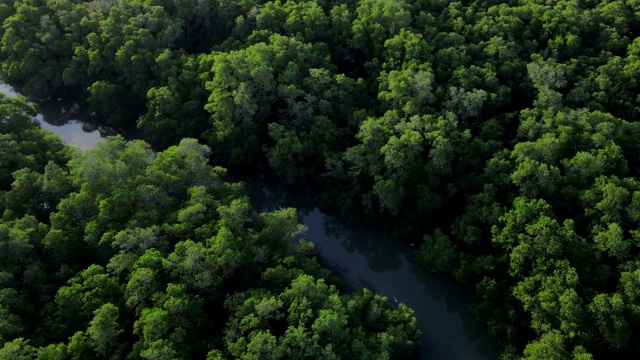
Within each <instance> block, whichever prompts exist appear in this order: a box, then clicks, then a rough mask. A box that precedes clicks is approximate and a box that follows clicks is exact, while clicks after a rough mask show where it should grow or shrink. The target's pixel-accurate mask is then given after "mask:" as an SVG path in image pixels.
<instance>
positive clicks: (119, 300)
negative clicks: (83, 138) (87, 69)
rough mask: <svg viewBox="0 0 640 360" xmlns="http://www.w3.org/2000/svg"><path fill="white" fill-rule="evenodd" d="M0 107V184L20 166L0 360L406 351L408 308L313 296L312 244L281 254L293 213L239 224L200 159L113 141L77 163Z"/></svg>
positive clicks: (231, 187)
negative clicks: (0, 156) (1, 176)
mask: <svg viewBox="0 0 640 360" xmlns="http://www.w3.org/2000/svg"><path fill="white" fill-rule="evenodd" d="M0 100H1V101H2V105H1V107H2V109H3V111H4V112H5V116H4V119H3V120H2V121H3V122H2V126H3V128H2V129H0V130H1V131H0V136H1V138H0V139H2V144H4V146H8V147H9V149H11V150H12V151H13V153H12V152H10V151H8V150H7V151H6V154H7V156H6V157H5V158H4V159H5V160H6V161H4V162H3V163H2V173H7V172H8V173H11V171H13V170H15V168H16V167H17V166H19V167H20V169H19V170H15V171H13V174H12V175H13V182H12V183H10V182H9V183H7V182H6V181H5V183H3V186H2V188H1V190H0V199H1V200H2V201H1V202H0V210H1V212H0V213H2V217H1V218H0V358H2V359H19V358H25V359H32V358H52V359H125V358H142V359H193V358H205V357H207V358H210V359H224V358H263V357H265V356H269V357H270V358H273V359H285V358H286V359H293V358H299V359H311V358H325V359H339V358H379V359H385V358H386V359H402V358H407V357H408V356H409V355H410V354H411V353H412V352H413V351H414V349H415V348H416V347H417V345H418V341H419V339H420V336H421V335H420V330H418V328H417V325H416V319H415V317H414V316H413V310H411V309H409V308H407V307H406V306H404V305H400V306H399V307H397V308H396V307H392V306H391V305H390V303H389V302H388V301H387V299H386V298H385V297H382V296H380V295H377V294H373V293H371V292H369V291H368V290H364V291H357V292H352V293H349V294H344V293H342V292H341V291H340V290H339V289H337V288H336V285H328V284H329V283H332V284H337V282H336V279H335V278H334V276H333V275H331V273H330V272H329V271H328V270H326V269H324V268H323V267H321V266H320V265H319V263H318V262H317V261H316V259H315V257H314V255H313V254H314V251H313V244H311V243H309V242H306V241H305V240H299V241H298V242H294V237H295V236H296V235H298V234H300V232H301V231H302V230H303V229H304V227H303V226H302V225H299V224H298V219H297V213H296V211H295V210H294V209H282V210H279V211H275V212H272V213H268V214H265V213H263V214H257V213H255V212H253V211H251V208H250V206H249V202H248V198H247V197H246V196H244V195H243V188H242V184H240V183H228V182H225V181H224V180H223V177H222V176H223V175H224V173H225V170H224V169H222V168H220V167H212V166H210V165H209V164H208V160H207V157H206V155H207V154H208V153H209V152H210V149H209V148H208V147H207V146H205V145H201V144H199V143H198V142H197V141H196V140H193V139H184V140H182V141H181V142H180V143H179V145H177V146H172V147H170V148H168V149H166V150H164V151H162V152H159V153H156V152H154V151H152V150H151V148H150V146H149V145H148V144H147V143H145V142H143V141H141V140H136V141H132V142H126V141H125V140H123V138H122V137H119V136H118V137H111V138H109V139H108V140H106V141H104V142H101V143H100V144H98V146H97V147H96V148H95V149H93V150H89V151H86V152H83V153H81V152H77V151H72V149H71V148H69V147H68V146H66V145H63V144H62V143H61V141H60V139H59V138H58V137H57V136H55V135H53V134H51V133H49V132H47V131H44V130H41V129H40V128H39V127H38V126H37V125H36V124H35V123H34V120H33V119H32V118H31V117H30V113H31V112H33V108H31V107H30V106H28V105H26V104H25V102H24V100H23V99H16V100H12V99H7V98H4V97H3V98H0ZM16 131H19V132H18V133H16ZM5 143H6V144H5ZM36 150H37V151H36ZM45 151H46V153H44V154H42V152H45ZM9 155H12V156H13V157H10V156H9ZM14 158H15V159H16V160H14ZM46 160H48V162H46ZM43 162H44V163H45V164H46V165H44V164H43Z"/></svg>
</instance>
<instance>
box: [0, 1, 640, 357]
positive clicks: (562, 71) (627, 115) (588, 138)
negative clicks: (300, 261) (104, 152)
mask: <svg viewBox="0 0 640 360" xmlns="http://www.w3.org/2000/svg"><path fill="white" fill-rule="evenodd" d="M639 14H640V5H639V3H638V2H634V1H624V0H606V1H588V0H587V1H573V0H553V1H552V0H549V1H537V2H536V1H529V0H510V1H506V2H496V1H491V0H471V1H451V2H449V1H439V0H435V1H429V2H426V1H414V0H397V1H388V0H354V1H347V2H332V1H329V0H295V1H294V0H286V1H283V0H273V1H263V0H243V1H233V2H223V1H198V2H189V1H179V0H145V1H141V0H122V1H109V0H94V1H77V0H16V1H14V2H13V4H11V5H8V4H3V5H0V20H2V21H3V27H2V29H0V36H1V40H0V58H1V59H2V66H1V69H0V71H1V73H2V76H3V77H4V78H5V79H7V80H9V81H11V82H13V83H16V84H21V85H23V86H24V88H25V89H26V90H28V91H30V92H33V93H36V94H40V95H46V94H51V93H63V94H64V93H65V92H66V93H69V92H73V93H81V94H84V95H83V96H82V98H83V99H84V100H86V102H87V104H88V106H89V107H90V109H91V111H92V113H93V114H94V115H95V116H96V117H98V118H102V119H103V120H104V121H106V122H109V123H112V124H136V125H137V126H138V127H139V128H141V129H142V130H143V131H144V132H145V133H146V134H147V136H148V137H149V139H151V140H152V141H154V142H155V143H158V144H161V145H168V144H175V143H177V141H178V139H179V138H181V137H198V138H199V139H200V140H201V141H202V142H204V143H206V144H207V145H208V146H209V147H210V148H211V149H212V153H211V157H212V158H213V159H215V160H216V161H219V163H221V164H225V165H230V166H235V167H245V168H250V167H251V166H254V165H256V164H261V163H267V164H268V165H269V167H270V168H271V169H272V170H273V171H274V172H275V173H276V174H278V175H279V176H280V177H281V178H282V179H283V180H285V181H287V182H291V183H299V184H301V183H304V184H313V185H314V186H318V187H320V188H321V189H322V190H323V191H324V199H325V201H324V204H325V206H327V207H329V208H331V209H333V210H334V211H335V212H338V213H342V214H343V215H344V217H345V218H349V219H351V220H353V221H366V220H365V219H369V220H373V221H375V222H376V223H377V224H383V225H385V226H388V227H390V228H392V229H393V230H394V232H395V233H396V234H397V235H398V237H400V238H409V239H412V240H411V241H416V240H415V239H416V238H417V239H420V240H421V241H422V244H423V245H422V249H421V251H420V252H419V258H420V262H421V263H422V264H424V265H425V266H426V267H428V268H430V269H432V270H434V271H440V272H445V273H449V274H452V275H453V276H455V277H456V279H458V280H459V281H461V282H463V283H465V284H469V285H471V286H474V287H475V289H476V290H477V295H478V296H477V301H476V303H475V304H476V305H475V306H474V308H475V311H476V313H477V315H478V317H480V318H481V319H483V320H485V321H486V322H487V323H488V326H489V329H490V331H491V332H492V333H494V334H495V335H496V336H497V337H498V338H499V339H500V340H501V342H502V343H503V345H504V356H505V357H509V358H510V357H513V358H517V357H524V358H545V359H554V358H558V359H561V358H567V357H574V358H576V359H588V358H591V357H596V358H597V357H602V356H605V355H608V356H615V357H617V358H633V357H634V355H633V354H634V353H636V352H637V351H638V350H639V349H638V344H639V343H640V342H639V340H640V338H639V337H638V336H639V335H638V334H640V311H639V310H638V306H637V302H638V298H637V297H638V296H640V295H638V294H640V291H639V290H638V289H640V283H638V280H637V279H638V277H639V276H640V270H639V269H640V267H639V266H640V265H639V264H640V240H639V239H640V233H639V232H638V231H639V230H638V225H639V224H638V222H639V221H640V212H639V210H638V209H639V207H640V185H639V183H638V169H639V165H640V160H639V159H640V144H639V142H638V138H639V135H640V129H639V126H638V120H640V106H639V105H640V97H638V91H639V90H640V89H639V81H640V40H639V39H640V36H639V35H640V27H639V25H638V21H637V18H638V16H639ZM260 296H263V295H260ZM263 298H264V299H270V300H269V301H274V302H278V301H282V302H283V304H284V303H286V302H285V300H284V299H282V298H281V297H280V296H279V295H264V297H263ZM496 308H497V309H501V311H495V309H496Z"/></svg>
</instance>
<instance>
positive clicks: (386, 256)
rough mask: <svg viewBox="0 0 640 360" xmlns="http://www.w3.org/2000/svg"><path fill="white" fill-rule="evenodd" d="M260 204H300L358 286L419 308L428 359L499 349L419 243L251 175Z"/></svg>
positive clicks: (325, 254)
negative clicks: (353, 222) (345, 219)
mask: <svg viewBox="0 0 640 360" xmlns="http://www.w3.org/2000/svg"><path fill="white" fill-rule="evenodd" d="M245 183H246V185H247V190H248V192H249V197H250V199H251V201H252V205H253V207H254V208H255V209H257V210H260V211H273V210H275V209H279V208H283V207H295V208H297V209H299V210H300V211H299V215H300V217H301V221H302V222H303V223H304V224H305V225H306V226H307V228H308V231H307V232H306V233H305V234H304V235H303V237H304V238H305V239H307V240H311V241H313V242H314V243H315V245H316V249H317V251H318V254H319V256H320V257H322V258H323V260H324V261H325V262H327V263H328V264H330V265H331V266H332V267H334V268H336V269H337V270H338V272H339V273H341V275H342V277H343V279H344V280H345V281H346V282H347V283H348V284H350V285H351V286H353V287H356V288H362V287H366V288H369V289H371V290H374V291H376V292H378V293H380V294H382V295H385V296H387V297H388V298H389V301H390V302H391V303H395V302H396V301H397V302H403V303H405V304H407V305H408V306H409V307H411V308H413V309H414V310H415V311H416V318H417V319H418V325H419V326H420V328H421V329H422V331H423V332H424V337H423V347H422V348H421V350H420V353H419V357H420V358H422V359H452V360H456V359H460V360H462V359H495V358H497V357H498V351H497V348H496V345H495V343H494V342H493V341H492V340H491V339H490V338H489V336H488V334H487V332H486V329H485V328H484V327H483V326H481V325H480V324H479V323H478V322H477V321H476V320H475V319H474V318H473V317H472V315H471V312H470V311H469V303H470V296H471V292H470V291H468V290H465V289H462V288H460V287H459V286H458V285H457V284H455V283H454V282H453V281H451V280H449V279H444V278H441V277H438V276H434V275H433V274H430V273H428V272H426V271H424V270H422V269H421V268H419V267H418V266H417V265H416V263H415V259H414V256H413V253H414V250H415V249H414V248H413V247H411V246H410V245H409V244H405V243H401V242H398V241H395V240H394V239H393V238H392V237H391V236H390V235H388V234H384V233H380V232H377V231H374V230H371V229H365V228H361V227H354V226H349V225H345V224H343V223H342V222H341V221H340V220H339V219H337V218H336V217H333V216H329V215H327V214H324V213H323V212H322V211H320V209H318V208H317V207H316V206H315V204H316V203H315V201H314V200H313V199H314V196H313V194H310V193H309V192H308V190H300V189H293V188H289V187H286V186H283V185H281V184H278V183H277V182H273V181H270V180H265V179H264V178H249V179H246V178H245Z"/></svg>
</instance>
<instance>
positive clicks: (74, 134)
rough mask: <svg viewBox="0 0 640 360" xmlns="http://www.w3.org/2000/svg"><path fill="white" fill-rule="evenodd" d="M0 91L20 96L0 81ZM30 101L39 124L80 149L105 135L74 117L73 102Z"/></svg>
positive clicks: (87, 147) (75, 110)
mask: <svg viewBox="0 0 640 360" xmlns="http://www.w3.org/2000/svg"><path fill="white" fill-rule="evenodd" d="M0 92H3V93H4V94H5V95H7V96H13V97H17V96H20V94H19V93H18V92H17V91H16V90H15V89H14V88H13V87H11V86H10V85H7V84H5V83H2V82H0ZM31 103H32V104H33V105H34V106H35V107H36V110H37V111H38V115H37V116H36V119H37V120H38V123H40V126H41V127H42V128H44V129H47V130H51V131H52V132H54V133H55V134H58V135H59V136H60V137H61V138H62V141H64V142H65V143H67V144H71V145H75V146H77V147H79V148H80V149H81V150H87V149H91V148H92V147H93V146H95V144H96V143H97V142H98V141H100V140H102V139H103V138H104V137H105V136H106V134H101V133H100V131H99V130H98V129H97V128H92V127H90V126H89V125H88V124H85V123H83V122H81V121H80V120H79V119H77V118H76V116H75V114H76V113H77V112H78V105H77V104H75V103H63V102H52V103H49V104H34V103H33V102H31Z"/></svg>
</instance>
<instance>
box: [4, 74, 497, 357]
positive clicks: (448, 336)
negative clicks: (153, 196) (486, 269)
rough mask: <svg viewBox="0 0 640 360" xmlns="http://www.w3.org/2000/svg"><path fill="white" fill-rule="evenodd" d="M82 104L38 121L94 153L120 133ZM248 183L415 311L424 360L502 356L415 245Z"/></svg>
mask: <svg viewBox="0 0 640 360" xmlns="http://www.w3.org/2000/svg"><path fill="white" fill-rule="evenodd" d="M0 91H1V92H4V93H5V94H7V95H9V96H19V94H18V92H16V91H15V90H14V89H13V88H12V87H10V86H9V85H6V84H3V83H0ZM74 106H77V105H75V104H63V105H62V106H61V103H60V102H56V103H54V104H50V105H49V104H36V108H37V110H38V115H37V117H36V118H37V120H38V122H39V123H40V124H41V126H42V127H43V128H45V129H48V130H51V131H53V132H54V133H56V134H58V135H60V136H61V137H62V139H63V141H64V142H65V143H68V144H73V145H75V146H78V147H79V148H80V149H82V150H86V149H90V148H92V147H93V146H94V145H95V144H96V143H97V142H98V141H99V140H100V139H102V138H103V137H104V136H106V133H112V131H102V132H101V131H99V129H97V128H95V127H92V126H89V125H86V124H83V123H82V122H80V121H79V120H78V119H77V118H74V114H75V113H77V111H76V110H77V109H74ZM103 130H104V129H103ZM125 137H127V136H125ZM129 138H130V137H129ZM242 180H243V181H244V182H245V183H246V185H247V191H248V192H249V195H250V199H251V202H252V205H253V207H254V208H255V209H257V210H259V211H272V210H275V209H279V208H283V207H295V208H296V209H298V213H299V216H300V218H301V221H302V222H303V223H304V224H305V225H306V227H307V228H308V230H307V232H306V233H305V234H304V235H303V236H302V237H303V238H305V239H307V240H310V241H313V242H314V243H315V246H316V250H317V252H318V255H319V256H320V257H321V258H322V259H323V260H324V261H325V262H326V263H328V264H330V265H331V267H333V268H335V269H337V270H338V272H339V273H340V275H341V276H342V277H343V280H344V281H345V282H346V283H347V284H349V285H351V286H353V287H356V288H362V287H366V288H368V289H371V290H374V291H376V292H378V293H380V294H382V295H385V296H387V297H388V298H389V301H390V302H391V303H392V304H393V303H396V302H397V303H405V304H406V305H408V306H409V307H411V308H413V309H414V310H415V316H416V318H417V319H418V325H419V327H420V329H422V331H423V333H424V336H423V346H422V348H421V349H420V352H419V357H420V358H421V359H434V360H463V359H464V360H466V359H497V358H498V349H497V346H496V344H495V342H494V341H493V340H492V339H491V338H490V337H489V336H488V334H487V331H486V329H485V328H484V327H483V326H482V325H481V324H480V323H479V322H477V321H476V320H475V319H474V318H473V316H472V315H471V312H470V311H469V305H470V298H471V291H469V290H466V289H463V288H462V287H460V286H459V285H458V284H456V283H455V282H454V281H453V280H451V279H448V278H443V277H440V276H436V275H433V274H430V273H428V272H426V271H424V270H422V269H421V268H419V267H418V266H417V264H416V262H415V259H414V255H413V254H414V250H415V248H414V247H412V246H411V245H410V244H406V243H403V242H399V241H396V240H394V239H393V238H392V237H391V236H389V235H388V234H385V233H381V232H379V231H376V230H373V229H367V228H362V227H352V226H348V225H345V224H343V223H342V222H341V221H340V220H338V219H337V218H336V217H334V216H330V215H327V214H325V213H323V212H322V211H321V210H320V209H319V208H318V207H317V204H316V203H315V202H314V201H313V200H312V199H313V196H310V194H305V193H304V192H302V191H299V190H295V189H291V188H287V187H285V186H283V185H282V184H279V183H277V182H274V181H267V180H265V179H264V178H263V177H260V176H257V177H253V178H245V179H242ZM416 245H418V244H416Z"/></svg>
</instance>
